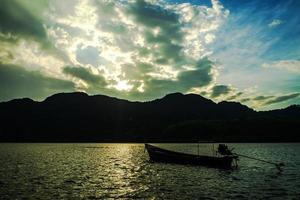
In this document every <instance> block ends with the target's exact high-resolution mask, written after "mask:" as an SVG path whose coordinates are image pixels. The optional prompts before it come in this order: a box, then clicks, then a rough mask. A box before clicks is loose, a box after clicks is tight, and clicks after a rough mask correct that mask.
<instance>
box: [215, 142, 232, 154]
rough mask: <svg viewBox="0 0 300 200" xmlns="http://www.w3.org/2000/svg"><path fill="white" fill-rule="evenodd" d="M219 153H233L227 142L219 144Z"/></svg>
mask: <svg viewBox="0 0 300 200" xmlns="http://www.w3.org/2000/svg"><path fill="white" fill-rule="evenodd" d="M218 153H219V154H221V155H232V152H231V150H230V149H228V146H227V145H226V144H219V146H218Z"/></svg>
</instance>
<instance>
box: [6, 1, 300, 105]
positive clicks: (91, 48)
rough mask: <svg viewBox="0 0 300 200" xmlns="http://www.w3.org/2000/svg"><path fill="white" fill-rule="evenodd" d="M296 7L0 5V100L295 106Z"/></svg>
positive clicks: (299, 87) (299, 79)
mask: <svg viewBox="0 0 300 200" xmlns="http://www.w3.org/2000/svg"><path fill="white" fill-rule="evenodd" d="M299 10H300V1H298V0H276V1H275V0H269V1H260V0H252V1H246V0H211V1H209V0H190V1H184V0H136V1H135V0H68V1H61V0H1V6H0V101H9V100H11V99H15V98H24V97H28V98H32V99H34V100H38V101H41V100H43V99H45V98H46V97H47V96H50V95H52V94H55V93H59V92H73V91H83V92H86V93H88V94H91V95H94V94H104V95H109V96H114V97H118V98H123V99H128V100H131V101H149V100H153V99H156V98H161V97H163V96H165V95H166V94H168V93H173V92H181V93H195V94H199V95H202V96H204V97H206V98H209V99H212V100H213V101H215V102H220V101H236V102H240V103H242V104H245V105H247V106H249V107H252V108H254V109H256V110H270V109H278V108H284V107H287V106H289V105H292V104H300V14H299Z"/></svg>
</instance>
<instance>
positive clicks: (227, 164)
mask: <svg viewBox="0 0 300 200" xmlns="http://www.w3.org/2000/svg"><path fill="white" fill-rule="evenodd" d="M145 149H146V150H147V152H148V154H149V158H150V160H151V161H153V162H165V163H176V164H189V165H199V166H206V167H214V168H222V169H232V168H233V167H236V166H237V159H238V156H236V155H212V156H207V155H199V154H198V155H195V154H187V153H181V152H175V151H170V150H167V149H162V148H160V147H157V146H153V145H150V144H145Z"/></svg>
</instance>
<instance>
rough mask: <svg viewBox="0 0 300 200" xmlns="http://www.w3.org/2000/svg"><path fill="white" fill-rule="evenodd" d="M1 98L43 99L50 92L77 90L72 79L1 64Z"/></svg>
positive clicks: (4, 99) (5, 99)
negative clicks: (53, 76) (52, 76)
mask: <svg viewBox="0 0 300 200" xmlns="http://www.w3.org/2000/svg"><path fill="white" fill-rule="evenodd" d="M0 80H1V84H0V94H1V95H0V100H1V101H7V100H11V99H14V98H23V97H29V98H34V99H38V100H41V99H43V98H45V97H47V96H49V95H50V94H54V93H58V92H70V91H74V90H75V85H74V83H73V82H71V81H67V80H61V79H56V78H51V77H47V76H44V75H42V74H41V73H40V72H38V71H27V70H25V69H24V68H22V67H20V66H17V65H12V64H0Z"/></svg>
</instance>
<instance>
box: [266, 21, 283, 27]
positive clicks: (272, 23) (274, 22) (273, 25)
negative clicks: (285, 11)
mask: <svg viewBox="0 0 300 200" xmlns="http://www.w3.org/2000/svg"><path fill="white" fill-rule="evenodd" d="M282 23H283V21H281V20H280V19H273V21H272V22H270V23H269V24H268V26H269V28H275V27H277V26H279V25H280V24H282Z"/></svg>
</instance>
